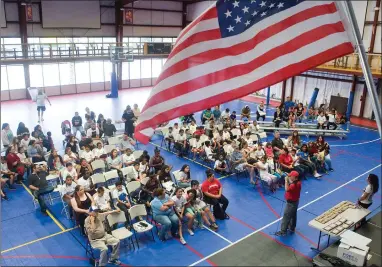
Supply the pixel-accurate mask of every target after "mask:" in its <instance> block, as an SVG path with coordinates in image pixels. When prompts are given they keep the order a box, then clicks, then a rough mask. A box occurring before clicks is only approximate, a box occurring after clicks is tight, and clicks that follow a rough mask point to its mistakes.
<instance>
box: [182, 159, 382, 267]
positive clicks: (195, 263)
mask: <svg viewBox="0 0 382 267" xmlns="http://www.w3.org/2000/svg"><path fill="white" fill-rule="evenodd" d="M381 165H382V164H379V165H377V166H375V167H374V168H372V169H370V170H368V171H366V172H364V173H362V174H360V175H358V176H357V177H355V178H353V179H352V180H350V181H347V182H346V183H344V184H342V185H340V186H338V187H337V188H335V189H333V190H332V191H329V192H328V193H326V194H324V195H322V196H320V197H318V198H316V199H315V200H312V201H311V202H309V203H307V204H305V205H304V206H302V207H299V208H298V210H302V209H304V208H306V207H307V206H309V205H311V204H313V203H315V202H317V201H318V200H320V199H322V198H324V197H326V196H327V195H330V194H331V193H333V192H335V191H337V190H339V189H340V188H342V187H344V186H346V185H348V184H350V183H352V182H354V181H356V180H357V179H359V178H360V177H362V176H364V175H365V174H367V173H369V172H371V171H373V170H375V169H377V168H379V167H381ZM282 218H283V217H280V218H279V219H277V220H274V221H273V222H271V223H268V224H267V225H265V226H263V227H261V228H260V229H257V230H256V231H254V232H252V233H250V234H248V235H246V236H244V237H242V238H240V239H239V240H237V241H235V242H233V243H231V244H229V245H228V246H226V247H224V248H222V249H219V250H218V251H216V252H214V253H212V254H210V255H208V256H206V257H204V258H202V259H200V260H198V261H196V262H194V263H193V264H191V265H189V266H195V265H197V264H199V263H201V262H203V261H204V260H206V259H208V258H210V257H212V256H214V255H216V254H218V253H220V252H222V251H223V250H226V249H227V248H230V247H232V246H233V245H236V244H237V243H239V242H241V241H243V240H244V239H247V238H248V237H251V236H253V235H254V234H257V233H258V232H261V231H263V230H264V229H266V228H268V227H269V226H272V225H273V224H275V223H277V222H278V221H280V220H282Z"/></svg>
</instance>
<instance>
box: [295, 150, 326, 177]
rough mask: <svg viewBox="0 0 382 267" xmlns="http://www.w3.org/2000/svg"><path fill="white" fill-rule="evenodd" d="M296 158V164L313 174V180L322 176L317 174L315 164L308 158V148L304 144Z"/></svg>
mask: <svg viewBox="0 0 382 267" xmlns="http://www.w3.org/2000/svg"><path fill="white" fill-rule="evenodd" d="M297 156H298V157H299V159H300V160H299V162H298V163H299V164H301V165H304V166H306V167H308V170H309V173H311V174H313V176H314V177H315V178H317V179H320V177H321V176H322V175H321V174H319V173H318V172H317V167H316V164H315V162H313V160H312V159H311V158H310V156H309V152H308V146H307V145H306V144H303V145H302V146H301V150H300V151H299V152H298V153H297Z"/></svg>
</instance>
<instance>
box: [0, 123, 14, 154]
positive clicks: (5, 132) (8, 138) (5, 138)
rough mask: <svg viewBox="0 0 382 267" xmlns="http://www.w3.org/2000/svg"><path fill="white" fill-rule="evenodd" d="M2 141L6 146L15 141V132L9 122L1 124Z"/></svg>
mask: <svg viewBox="0 0 382 267" xmlns="http://www.w3.org/2000/svg"><path fill="white" fill-rule="evenodd" d="M1 141H2V142H3V146H4V147H5V148H7V147H8V146H9V145H10V144H11V143H12V141H13V132H12V130H11V128H10V126H9V123H3V126H1Z"/></svg>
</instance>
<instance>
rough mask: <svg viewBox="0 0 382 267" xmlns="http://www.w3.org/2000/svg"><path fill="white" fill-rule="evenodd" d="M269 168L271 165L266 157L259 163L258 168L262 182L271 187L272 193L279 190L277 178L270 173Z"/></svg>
mask: <svg viewBox="0 0 382 267" xmlns="http://www.w3.org/2000/svg"><path fill="white" fill-rule="evenodd" d="M268 167H269V165H268V162H267V158H266V157H265V156H264V157H262V158H261V160H260V161H258V162H257V168H258V170H259V171H260V178H261V180H263V181H265V182H266V183H267V184H268V185H269V188H270V189H271V191H272V192H275V191H276V189H277V177H276V176H275V175H272V174H270V173H269V168H268Z"/></svg>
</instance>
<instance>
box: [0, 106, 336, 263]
mask: <svg viewBox="0 0 382 267" xmlns="http://www.w3.org/2000/svg"><path fill="white" fill-rule="evenodd" d="M136 108H137V107H136ZM134 114H135V113H134ZM137 114H138V113H137ZM250 114H251V111H250V109H249V107H248V106H245V107H244V108H243V110H242V111H241V114H240V116H241V118H242V119H243V122H241V123H239V124H238V122H237V116H236V112H235V111H232V112H231V111H230V110H229V109H225V110H224V111H222V112H221V111H220V108H219V107H218V106H217V107H215V108H214V110H213V111H211V110H210V109H207V110H206V111H204V112H203V113H202V117H201V119H202V121H203V122H204V125H197V124H196V121H195V119H194V118H193V114H190V115H188V116H184V117H183V118H182V119H183V121H182V123H180V124H179V123H175V124H174V125H173V126H170V127H168V128H166V129H168V130H167V131H165V134H164V137H163V141H164V143H165V145H166V146H167V148H168V149H169V150H171V151H172V150H175V151H176V153H177V154H178V156H180V157H183V156H188V155H189V154H190V155H191V157H193V159H194V160H196V159H197V158H200V159H202V160H203V161H205V162H207V163H208V164H211V165H212V166H213V170H214V171H215V172H216V173H219V174H222V175H228V174H231V173H236V174H238V173H240V172H247V173H248V174H249V177H250V183H251V184H257V183H258V182H259V180H262V181H264V182H265V183H267V184H268V185H269V187H270V189H271V190H272V191H275V190H276V189H277V188H278V187H282V186H283V184H284V178H285V177H286V176H287V175H288V174H289V173H290V172H291V171H293V170H294V171H297V172H298V173H299V177H300V178H306V177H307V176H314V177H315V178H317V179H319V177H320V176H321V174H320V173H326V172H327V171H333V168H332V164H331V159H330V148H329V145H328V143H326V142H325V140H324V138H323V137H322V136H319V137H318V138H317V140H316V141H315V142H308V143H307V144H303V143H302V142H301V140H300V137H299V135H298V131H294V132H293V133H292V135H291V136H290V137H288V139H285V140H283V139H281V138H280V134H279V133H278V132H276V133H275V136H274V139H273V140H272V142H268V143H262V142H261V139H260V136H259V134H260V129H259V126H258V124H257V121H256V120H254V121H252V122H251V121H250V118H251V115H250ZM256 114H257V115H256V116H257V119H260V118H263V119H264V118H265V108H264V105H263V103H262V104H261V105H259V108H258V109H257V112H256ZM132 116H134V115H132ZM137 116H138V115H137ZM95 119H96V116H95V113H94V112H93V111H90V110H89V109H88V108H87V109H86V115H85V120H86V122H85V124H84V127H83V126H82V118H81V117H80V116H79V115H78V113H77V112H76V113H75V116H74V117H73V119H72V123H73V128H70V127H69V128H67V125H68V124H65V123H63V125H62V126H63V127H62V133H63V134H64V135H65V141H64V145H65V150H64V154H63V155H59V154H58V152H57V150H56V149H55V147H54V144H53V140H52V136H51V134H50V132H48V133H47V134H46V135H45V134H44V132H43V130H42V128H41V126H40V125H37V126H36V127H35V128H34V131H33V132H32V134H29V130H28V128H26V127H25V125H24V124H23V123H20V124H19V127H18V130H17V137H13V133H12V131H11V130H10V128H9V124H7V123H5V124H4V125H3V131H2V141H3V145H4V146H5V148H6V153H5V156H4V157H2V158H1V160H2V167H1V183H2V186H1V188H2V189H3V188H4V186H5V185H6V184H7V185H8V188H9V189H10V190H14V189H15V186H14V183H21V182H22V180H23V177H24V175H25V174H27V175H29V176H28V185H29V188H30V189H31V191H32V193H33V195H34V196H35V198H36V199H37V201H38V202H39V204H40V207H41V211H42V213H44V214H46V212H47V206H46V204H45V201H44V195H46V194H49V193H51V192H52V191H53V190H54V188H53V187H52V186H51V185H50V184H49V183H48V181H47V177H48V176H49V175H50V174H55V175H58V176H59V179H60V181H61V183H62V188H61V192H60V193H61V195H62V198H63V201H64V202H65V203H67V206H68V211H69V215H70V217H71V218H74V219H75V220H76V222H77V224H78V225H79V226H80V229H81V231H82V233H83V234H85V232H87V233H88V237H89V239H90V242H92V238H96V236H97V231H95V230H94V229H95V227H101V226H99V225H98V220H99V217H98V213H99V212H101V213H105V215H106V214H110V213H113V212H123V213H124V215H125V218H126V223H125V227H126V228H128V229H130V227H131V224H130V222H131V219H130V215H129V210H130V209H131V207H133V206H134V205H137V204H142V205H144V206H145V207H146V209H147V210H148V213H149V214H152V215H153V220H155V222H156V223H158V224H160V225H161V229H160V231H159V233H158V235H159V238H160V240H162V241H165V240H166V239H167V234H168V231H170V232H171V235H172V236H173V237H178V238H179V240H180V241H181V243H183V244H186V241H185V239H184V237H183V234H182V227H183V223H182V222H183V221H186V222H187V223H186V224H184V225H185V227H187V231H188V233H189V234H190V235H191V236H193V235H194V231H195V229H196V228H197V227H199V228H203V227H208V228H209V229H211V230H214V231H216V230H218V225H217V223H216V219H220V220H224V219H229V216H228V215H227V213H226V209H227V207H228V205H229V201H228V199H227V198H226V197H225V196H224V195H223V187H222V184H221V183H220V182H219V180H218V179H216V178H215V176H214V172H213V171H212V170H210V169H209V170H207V171H206V180H205V181H204V182H203V183H202V184H199V182H198V181H197V180H194V179H192V175H191V170H190V166H189V165H187V164H185V165H184V166H183V167H182V168H181V169H180V170H179V171H178V173H177V175H175V174H173V176H174V179H173V178H172V175H171V170H172V166H170V165H168V164H166V160H165V158H164V157H163V156H162V155H161V153H160V150H159V149H158V148H156V149H155V150H154V154H153V155H149V153H148V152H147V151H140V153H139V154H137V153H136V154H135V153H134V151H135V147H136V142H135V140H133V139H132V138H131V136H130V134H129V133H127V132H125V134H124V135H123V137H122V138H121V139H120V141H119V143H118V144H113V145H110V144H109V141H110V140H111V138H114V137H115V134H116V128H115V126H114V125H113V124H112V122H111V120H110V119H106V120H105V119H104V118H103V116H102V114H100V115H99V117H98V120H97V121H96V120H95ZM68 129H69V131H68ZM129 129H130V128H129ZM78 132H79V133H80V135H81V137H80V140H78V139H77V133H78ZM136 155H138V156H136ZM96 161H97V162H98V163H99V162H102V164H101V166H102V167H101V168H100V169H93V166H92V165H93V164H94V163H95V162H96ZM100 171H101V173H106V172H108V171H116V173H117V174H118V177H116V179H115V181H114V182H113V183H111V184H108V183H106V181H105V183H104V184H102V186H100V184H93V176H94V175H96V174H97V173H100ZM29 173H30V174H29ZM174 173H175V172H174ZM130 183H138V184H139V186H138V187H136V189H135V190H134V191H131V192H129V191H128V190H127V188H129V184H130ZM1 197H2V199H7V196H6V194H5V193H4V192H3V190H1ZM94 207H95V208H96V209H94ZM211 207H212V208H211ZM103 220H105V219H104V218H103V219H102V220H101V221H103ZM97 225H98V226H97ZM102 227H103V226H102ZM85 229H86V231H85ZM100 232H102V229H100ZM102 233H103V236H105V238H109V237H108V236H107V234H105V231H104V230H103V232H102ZM110 240H111V241H110V242H109V243H108V242H106V241H105V242H106V243H105V244H111V245H113V246H114V249H115V251H114V250H113V251H114V252H115V253H114V252H113V253H114V254H113V255H112V260H113V261H118V260H117V255H116V254H117V251H118V246H119V243H118V244H117V243H116V241H115V240H112V239H110ZM93 241H94V240H93ZM93 243H94V242H93ZM94 245H95V246H96V245H100V246H101V247H102V248H104V243H102V244H95V243H94ZM103 257H106V256H105V255H104V256H103ZM104 260H105V259H103V261H104Z"/></svg>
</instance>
